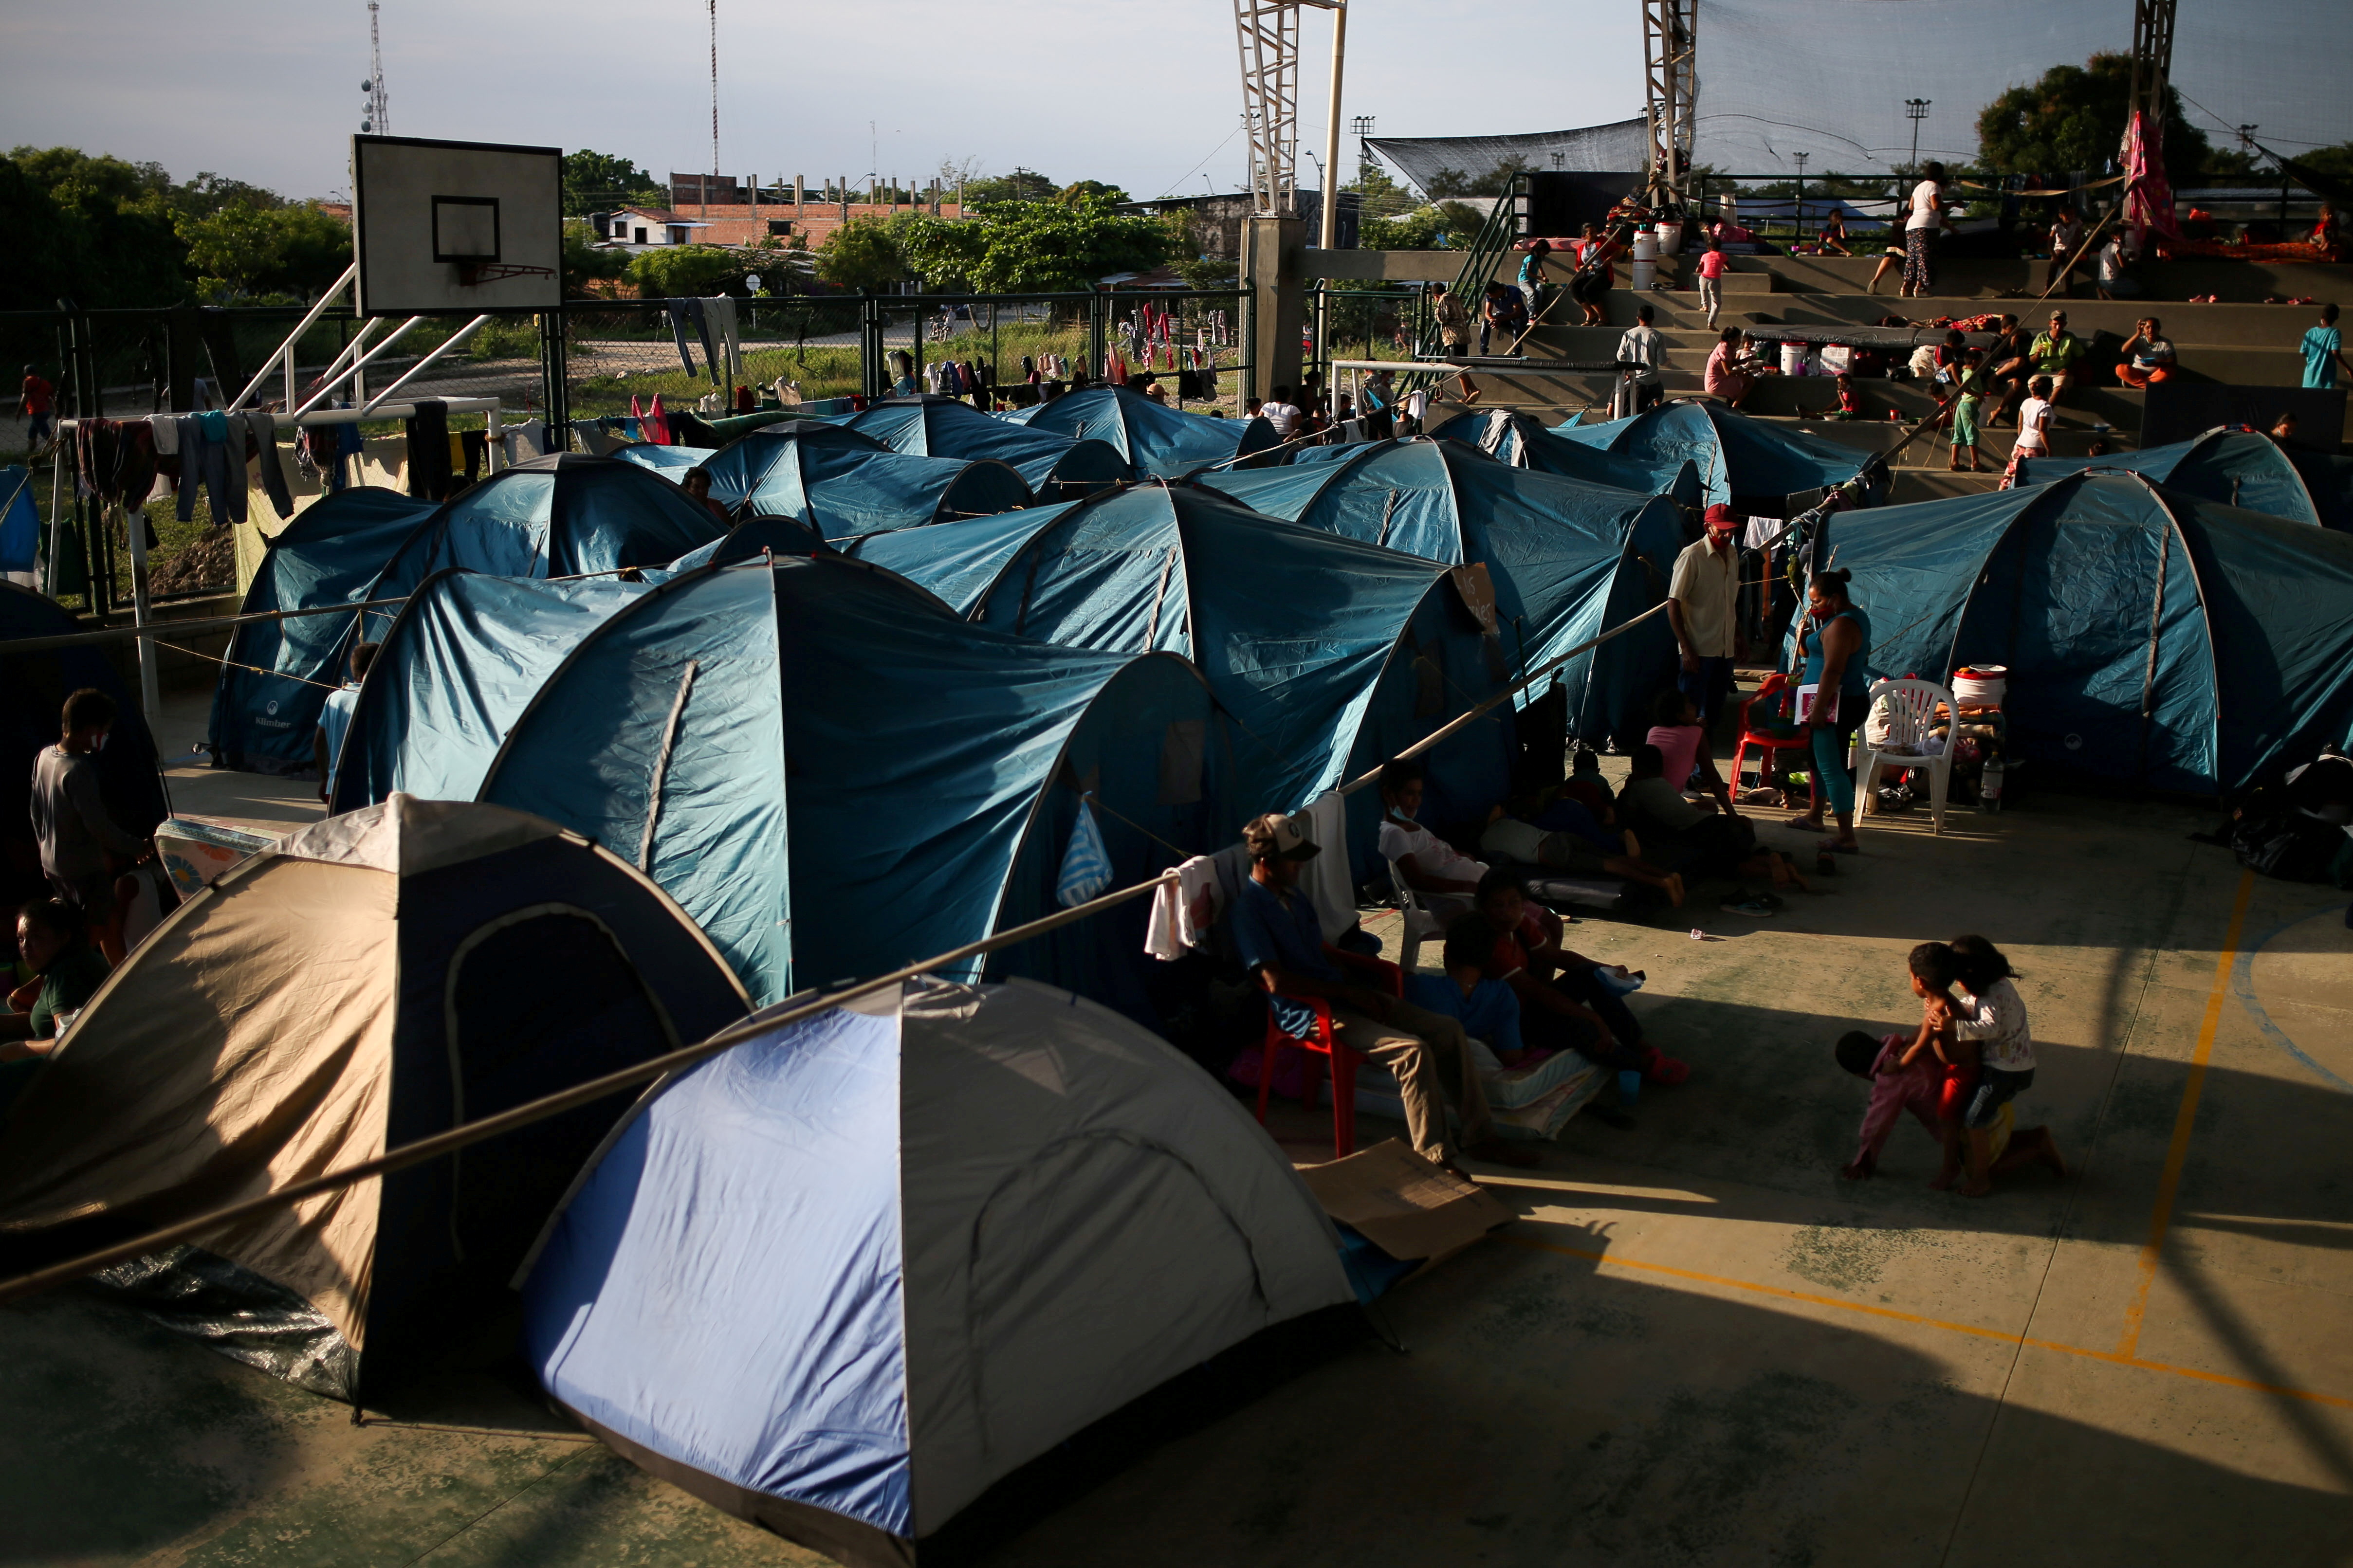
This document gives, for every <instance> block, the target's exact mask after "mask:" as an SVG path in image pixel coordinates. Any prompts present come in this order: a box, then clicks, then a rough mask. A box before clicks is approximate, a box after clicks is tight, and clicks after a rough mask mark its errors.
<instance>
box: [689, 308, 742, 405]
mask: <svg viewBox="0 0 2353 1568" xmlns="http://www.w3.org/2000/svg"><path fill="white" fill-rule="evenodd" d="M695 303H696V304H697V305H699V306H701V307H702V342H703V348H704V352H705V353H709V352H710V350H711V349H712V347H713V346H714V344H713V342H712V337H713V334H716V336H717V343H716V345H715V346H717V347H721V348H723V349H724V350H725V351H726V355H727V357H726V358H725V359H724V360H722V359H721V358H720V356H719V355H718V354H716V353H712V355H711V366H712V370H711V379H712V381H714V382H717V383H719V384H721V385H723V386H728V385H733V384H734V383H735V382H736V380H737V379H738V378H740V377H741V376H742V375H743V374H744V343H743V340H742V339H740V338H738V337H737V336H736V335H735V301H734V300H731V299H729V298H728V297H727V296H726V295H724V294H716V295H713V296H712V297H711V298H709V299H705V300H696V301H695ZM745 412H747V413H748V412H750V410H748V409H747V410H745Z"/></svg>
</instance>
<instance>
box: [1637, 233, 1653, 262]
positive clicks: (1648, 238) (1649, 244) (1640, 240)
mask: <svg viewBox="0 0 2353 1568" xmlns="http://www.w3.org/2000/svg"><path fill="white" fill-rule="evenodd" d="M1658 258H1659V237H1658V236H1657V235H1655V234H1652V233H1651V231H1650V230H1648V229H1637V230H1635V231H1634V259H1635V260H1637V261H1656V260H1657V259H1658Z"/></svg>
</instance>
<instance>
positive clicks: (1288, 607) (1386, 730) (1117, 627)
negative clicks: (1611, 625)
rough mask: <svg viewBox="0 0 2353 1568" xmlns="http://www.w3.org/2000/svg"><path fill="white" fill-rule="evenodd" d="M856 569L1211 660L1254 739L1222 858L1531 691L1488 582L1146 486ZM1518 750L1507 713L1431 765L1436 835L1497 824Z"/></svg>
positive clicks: (1006, 620) (946, 537) (940, 535)
mask: <svg viewBox="0 0 2353 1568" xmlns="http://www.w3.org/2000/svg"><path fill="white" fill-rule="evenodd" d="M857 554H858V557H859V558H860V559H861V560H867V561H874V562H878V563H881V564H883V565H886V566H889V567H891V568H892V570H893V571H897V572H901V573H903V574H906V575H907V576H908V577H910V578H912V579H913V580H914V581H915V582H917V583H921V584H923V585H924V586H926V587H929V588H932V589H933V590H934V592H936V593H939V594H940V595H941V596H942V597H943V598H945V599H947V600H948V602H949V603H950V604H951V605H954V606H955V608H956V610H957V611H959V612H960V613H962V614H963V615H965V616H967V617H968V618H969V619H971V620H973V621H976V622H978V623H979V624H981V625H983V626H994V627H997V628H999V629H1001V630H1003V631H1007V632H1013V633H1018V634H1019V635H1020V636H1023V637H1036V638H1039V639H1041V640H1043V641H1046V642H1050V643H1059V644H1062V645H1065V646H1071V647H1086V648H1095V649H1102V650H1104V651H1107V652H1117V653H1127V654H1136V653H1145V652H1147V651H1150V650H1153V649H1160V650H1164V651H1166V652H1169V653H1175V654H1181V655H1183V656H1185V657H1187V658H1191V659H1192V660H1194V661H1195V662H1196V663H1197V664H1198V665H1199V666H1200V668H1201V672H1202V674H1203V676H1204V677H1205V678H1206V679H1208V684H1209V689H1210V690H1211V691H1212V692H1213V693H1215V695H1216V697H1217V700H1218V703H1219V707H1220V708H1222V709H1223V710H1225V711H1226V712H1228V713H1229V714H1231V715H1232V716H1233V720H1234V725H1235V730H1236V731H1237V738H1236V740H1235V742H1234V787H1235V790H1236V791H1237V793H1236V795H1234V796H1233V797H1232V798H1231V799H1230V800H1229V802H1227V803H1225V805H1224V810H1223V818H1222V819H1221V820H1220V821H1219V823H1218V824H1217V826H1218V829H1219V832H1220V833H1222V834H1223V835H1224V836H1225V837H1223V838H1221V839H1219V842H1220V843H1223V842H1226V841H1228V840H1229V839H1230V837H1231V836H1232V835H1233V834H1234V833H1235V832H1237V831H1239V830H1240V826H1241V825H1242V824H1243V823H1244V822H1246V821H1248V820H1249V819H1250V817H1252V816H1257V815H1258V814H1259V813H1261V812H1265V811H1293V810H1297V809H1298V808H1300V807H1302V806H1303V805H1307V804H1308V803H1309V802H1310V801H1311V800H1313V799H1314V797H1315V796H1317V795H1321V794H1322V793H1323V792H1324V790H1326V789H1330V788H1332V787H1334V786H1335V785H1336V784H1340V783H1342V782H1343V781H1345V780H1346V779H1348V778H1351V777H1354V776H1356V774H1358V773H1364V772H1366V771H1368V770H1369V769H1371V768H1374V767H1377V766H1378V765H1379V763H1381V762H1382V760H1383V759H1384V758H1387V757H1388V756H1391V755H1394V754H1395V753H1396V752H1398V751H1401V750H1402V749H1404V748H1405V747H1406V746H1408V745H1409V744H1411V743H1412V742H1416V741H1419V740H1420V739H1421V738H1422V737H1423V736H1425V735H1427V734H1429V733H1430V731H1433V730H1436V729H1437V728H1438V727H1439V726H1440V725H1441V724H1443V723H1445V722H1446V721H1448V720H1451V719H1452V718H1454V717H1456V716H1457V715H1459V714H1461V712H1463V711H1464V710H1466V709H1468V708H1470V707H1471V706H1472V705H1473V704H1474V703H1476V702H1478V701H1480V700H1483V699H1486V698H1488V697H1492V696H1493V695H1495V694H1496V693H1498V692H1500V691H1501V690H1502V689H1504V686H1505V685H1506V684H1507V683H1508V682H1509V680H1510V679H1511V678H1512V676H1514V674H1516V673H1517V672H1518V668H1517V662H1516V653H1517V650H1516V649H1515V648H1514V647H1511V646H1510V644H1509V643H1508V642H1507V641H1506V640H1505V639H1504V637H1501V636H1489V635H1485V630H1484V628H1482V623H1481V621H1480V619H1479V617H1478V615H1477V613H1476V612H1475V611H1473V610H1472V608H1471V607H1470V605H1469V602H1468V601H1467V600H1466V598H1465V592H1466V590H1467V591H1468V592H1469V593H1470V594H1472V595H1474V596H1478V597H1481V598H1484V597H1485V595H1486V593H1487V590H1486V587H1485V583H1484V578H1485V574H1484V573H1482V572H1480V571H1479V569H1478V568H1477V567H1475V566H1474V567H1471V568H1467V569H1461V568H1458V569H1455V570H1450V569H1449V568H1448V567H1446V566H1444V565H1441V564H1440V563H1436V562H1432V561H1427V560H1422V559H1420V558H1418V557H1415V556H1410V555H1404V554H1400V553H1398V552H1396V551H1392V550H1383V549H1381V548H1379V547H1377V546H1375V545H1371V544H1366V543H1361V542H1357V541H1355V540H1351V539H1345V538H1341V537H1338V536H1336V535H1335V534H1331V533H1326V532H1324V531H1321V530H1318V529H1311V528H1303V527H1300V526H1298V525H1297V524H1294V523H1289V522H1284V521H1279V520H1277V519H1273V518H1269V517H1263V516H1261V515H1260V514H1258V513H1256V512H1253V511H1251V510H1250V509H1249V508H1247V507H1245V506H1242V505H1241V504H1240V503H1239V502H1237V501H1235V500H1232V499H1231V498H1229V497H1227V496H1225V495H1222V494H1220V493H1219V492H1218V491H1216V490H1212V489H1206V488H1196V487H1194V486H1189V485H1182V486H1165V485H1144V486H1137V487H1135V488H1134V489H1124V490H1120V491H1117V492H1114V493H1113V494H1110V495H1106V496H1099V497H1096V498H1094V499H1092V500H1085V501H1077V502H1071V503H1069V504H1066V505H1064V506H1061V507H1045V508H1039V509H1036V510H1032V511H1029V512H1022V513H1017V514H1014V515H1012V516H1008V517H1002V518H982V519H976V520H974V521H969V522H963V523H946V524H942V525H939V526H938V527H934V528H924V529H909V530H904V531H900V532H897V533H892V534H878V535H875V536H873V537H871V538H869V539H865V540H861V541H860V542H859V546H858V551H857ZM1608 570H1609V568H1608V567H1607V565H1605V566H1604V567H1603V568H1602V569H1601V571H1602V574H1603V575H1605V576H1606V575H1607V573H1608ZM1464 571H1467V572H1468V573H1470V574H1472V576H1471V577H1470V578H1467V579H1466V578H1465V577H1464V576H1463V575H1462V573H1463V572H1464ZM1497 630H1498V631H1500V628H1497ZM1512 745H1513V742H1512V736H1511V725H1510V715H1509V713H1508V712H1503V713H1499V714H1494V715H1490V716H1489V717H1488V718H1487V719H1486V720H1485V721H1482V722H1479V723H1474V724H1472V725H1470V726H1468V727H1466V728H1465V729H1464V730H1463V731H1462V732H1461V733H1460V734H1457V735H1455V736H1453V737H1451V738H1450V739H1449V740H1448V741H1447V742H1445V743H1443V744H1442V745H1440V746H1439V747H1438V748H1437V749H1436V750H1435V751H1433V752H1431V753H1430V755H1429V757H1428V759H1427V760H1428V763H1429V765H1430V803H1429V805H1427V806H1426V807H1425V814H1426V815H1427V816H1429V817H1430V820H1431V821H1432V822H1434V823H1437V824H1440V825H1444V824H1448V823H1451V822H1452V821H1454V820H1455V819H1456V818H1458V817H1463V818H1467V817H1471V816H1482V815H1483V814H1484V813H1485V812H1486V810H1487V808H1488V807H1490V806H1491V805H1493V804H1494V803H1495V802H1496V801H1498V800H1500V799H1502V798H1503V797H1504V795H1505V793H1506V792H1507V790H1508V788H1509V785H1510V774H1511V765H1512V754H1513V752H1512ZM1350 804H1351V809H1352V812H1358V811H1361V812H1362V813H1364V814H1365V819H1364V821H1363V822H1362V823H1358V824H1354V825H1353V827H1352V842H1351V843H1350V845H1349V849H1350V851H1351V857H1352V859H1353V860H1355V861H1356V863H1357V864H1359V865H1361V864H1362V863H1363V862H1364V860H1365V858H1366V856H1367V855H1368V854H1369V852H1370V848H1371V837H1370V835H1371V831H1372V817H1373V816H1375V815H1377V811H1378V805H1377V801H1375V800H1374V798H1373V796H1372V795H1371V792H1369V791H1366V792H1362V793H1360V794H1359V795H1356V796H1355V797H1353V798H1352V800H1351V803H1350ZM1354 827H1361V828H1362V829H1363V831H1362V832H1361V833H1356V832H1355V831H1354ZM1356 838H1362V839H1363V842H1361V843H1357V842H1354V841H1353V840H1354V839H1356Z"/></svg>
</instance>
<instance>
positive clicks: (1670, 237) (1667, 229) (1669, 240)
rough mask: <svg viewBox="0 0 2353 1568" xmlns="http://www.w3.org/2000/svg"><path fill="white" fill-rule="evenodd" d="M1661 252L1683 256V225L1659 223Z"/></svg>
mask: <svg viewBox="0 0 2353 1568" xmlns="http://www.w3.org/2000/svg"><path fill="white" fill-rule="evenodd" d="M1658 234H1659V254H1660V255H1661V256H1681V255H1682V254H1683V225H1681V224H1679V223H1662V224H1661V225H1659V228H1658Z"/></svg>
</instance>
